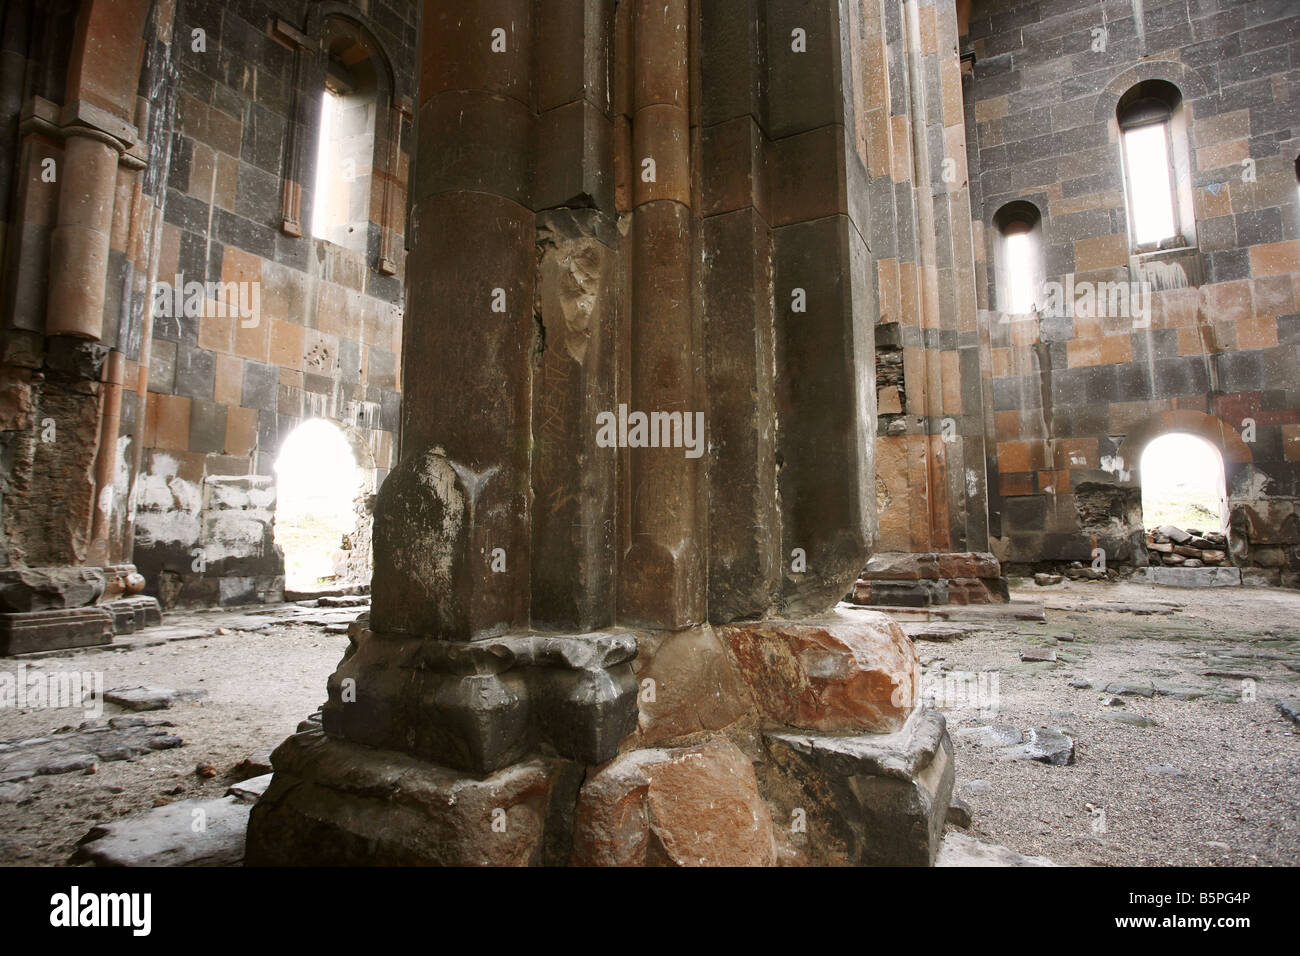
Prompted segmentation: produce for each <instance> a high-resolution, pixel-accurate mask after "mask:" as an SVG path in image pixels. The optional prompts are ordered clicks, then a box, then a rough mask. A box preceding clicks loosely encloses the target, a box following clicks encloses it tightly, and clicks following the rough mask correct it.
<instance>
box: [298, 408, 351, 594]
mask: <svg viewBox="0 0 1300 956" xmlns="http://www.w3.org/2000/svg"><path fill="white" fill-rule="evenodd" d="M368 472H373V469H367V468H366V467H365V464H364V463H361V464H359V463H358V455H357V452H356V449H355V447H354V443H353V442H352V441H350V440H349V436H348V435H347V433H346V432H345V431H344V430H343V429H342V428H340V427H339V426H338V425H335V424H333V423H332V422H328V421H326V420H324V419H321V418H313V419H309V420H307V421H305V422H303V423H302V424H301V425H299V426H298V427H297V428H295V429H294V430H293V432H292V433H291V434H290V435H289V437H288V438H287V439H285V442H284V444H283V446H281V449H280V456H279V458H278V459H276V463H275V473H276V508H275V540H276V543H277V544H278V545H279V546H280V548H281V550H283V552H284V585H285V590H286V591H299V592H301V591H316V590H327V589H330V588H335V587H338V586H340V585H346V584H369V553H368V547H367V551H366V556H365V564H366V567H365V568H358V566H357V561H356V560H355V555H354V554H353V553H352V552H353V551H354V550H356V543H357V538H358V537H359V534H358V531H359V525H362V524H364V525H365V527H364V529H361V531H362V533H363V534H364V535H365V536H366V538H367V543H368V536H369V527H368V524H369V507H370V504H369V500H368V499H369V497H370V495H369V492H370V491H371V490H372V487H371V486H372V485H373V483H374V478H373V474H372V473H368Z"/></svg>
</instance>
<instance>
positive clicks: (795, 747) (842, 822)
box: [761, 710, 954, 866]
mask: <svg viewBox="0 0 1300 956" xmlns="http://www.w3.org/2000/svg"><path fill="white" fill-rule="evenodd" d="M763 746H764V749H765V751H766V754H767V758H768V760H767V761H766V762H765V763H764V764H762V765H761V766H762V768H763V776H764V784H765V787H764V790H765V792H766V793H767V794H768V798H769V800H771V801H773V802H774V803H775V804H776V805H777V806H779V807H780V808H781V811H782V812H783V814H784V817H783V818H784V819H787V820H788V819H791V818H793V817H794V816H795V815H796V814H795V811H797V810H802V811H804V813H803V815H802V816H803V819H805V821H806V827H807V832H806V835H803V836H802V837H801V838H800V839H797V840H795V841H794V842H795V843H796V846H797V848H798V849H799V850H801V851H802V853H803V855H804V856H805V858H806V859H807V861H808V862H810V863H814V864H820V865H831V866H844V865H850V866H930V865H932V864H933V863H934V860H935V857H936V856H937V855H938V853H939V847H940V845H941V842H942V838H943V827H944V822H945V818H946V816H947V811H948V806H949V804H950V803H951V801H952V787H953V775H954V770H953V749H952V741H951V740H950V739H949V738H948V732H947V727H946V724H945V721H944V718H943V715H942V714H939V713H937V712H936V711H932V710H925V711H917V712H916V713H915V714H914V715H913V717H912V718H911V719H910V720H909V721H908V722H907V724H906V725H904V726H903V727H902V728H900V729H899V730H897V731H895V732H894V733H892V734H884V735H858V736H850V735H831V734H801V733H796V732H787V731H780V732H769V733H765V734H763ZM793 836H799V835H797V834H796V835H793Z"/></svg>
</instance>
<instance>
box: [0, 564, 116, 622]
mask: <svg viewBox="0 0 1300 956" xmlns="http://www.w3.org/2000/svg"><path fill="white" fill-rule="evenodd" d="M106 585H107V580H106V578H105V577H104V572H103V571H101V570H100V569H99V568H11V569H9V570H7V571H0V611H5V612H8V613H26V612H30V611H50V610H64V609H67V608H79V607H87V606H89V605H91V604H94V603H95V602H96V601H97V600H99V598H100V596H101V595H102V594H103V593H104V588H105V587H106Z"/></svg>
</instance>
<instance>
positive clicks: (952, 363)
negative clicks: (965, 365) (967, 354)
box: [939, 350, 962, 415]
mask: <svg viewBox="0 0 1300 956" xmlns="http://www.w3.org/2000/svg"><path fill="white" fill-rule="evenodd" d="M960 358H961V357H960V356H959V355H958V353H957V352H955V351H951V350H950V351H947V352H943V353H941V354H940V356H939V359H940V363H941V366H942V370H943V371H942V375H943V413H944V414H945V415H960V414H961V413H962V402H961V361H960Z"/></svg>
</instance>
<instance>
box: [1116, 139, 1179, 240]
mask: <svg viewBox="0 0 1300 956" xmlns="http://www.w3.org/2000/svg"><path fill="white" fill-rule="evenodd" d="M1124 161H1125V178H1126V180H1127V182H1128V192H1129V209H1130V210H1131V214H1132V218H1133V238H1134V241H1135V242H1137V244H1138V245H1150V244H1153V243H1159V242H1163V241H1164V240H1166V239H1170V238H1172V237H1173V236H1175V235H1177V233H1178V224H1177V220H1176V219H1175V217H1174V194H1173V177H1172V176H1171V175H1170V172H1169V133H1168V127H1167V125H1166V124H1165V123H1151V124H1148V125H1146V126H1138V127H1136V128H1133V129H1128V130H1125V131H1124Z"/></svg>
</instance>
